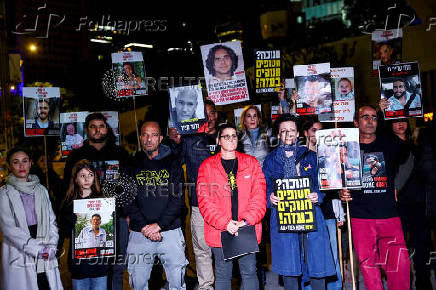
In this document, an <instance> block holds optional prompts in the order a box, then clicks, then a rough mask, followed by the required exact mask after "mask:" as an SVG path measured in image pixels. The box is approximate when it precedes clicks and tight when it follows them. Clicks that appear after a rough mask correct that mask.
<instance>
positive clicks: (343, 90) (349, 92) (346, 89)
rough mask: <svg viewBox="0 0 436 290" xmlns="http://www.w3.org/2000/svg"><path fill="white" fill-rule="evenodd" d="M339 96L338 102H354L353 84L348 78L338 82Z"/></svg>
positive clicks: (337, 95)
mask: <svg viewBox="0 0 436 290" xmlns="http://www.w3.org/2000/svg"><path fill="white" fill-rule="evenodd" d="M337 90H338V91H339V94H336V100H338V101H344V100H354V90H353V84H352V83H351V81H350V80H349V79H348V78H341V79H340V80H339V82H338V88H337Z"/></svg>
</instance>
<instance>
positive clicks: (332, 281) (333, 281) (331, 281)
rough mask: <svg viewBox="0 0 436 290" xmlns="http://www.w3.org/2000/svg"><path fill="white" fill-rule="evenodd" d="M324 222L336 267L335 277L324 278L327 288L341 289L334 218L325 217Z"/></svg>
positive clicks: (328, 289) (332, 289)
mask: <svg viewBox="0 0 436 290" xmlns="http://www.w3.org/2000/svg"><path fill="white" fill-rule="evenodd" d="M325 224H326V226H327V229H328V231H329V237H330V246H331V248H332V253H333V260H334V262H335V267H336V277H328V278H326V286H327V290H334V289H342V278H341V266H340V264H339V258H338V238H337V231H336V219H328V220H327V219H326V220H325Z"/></svg>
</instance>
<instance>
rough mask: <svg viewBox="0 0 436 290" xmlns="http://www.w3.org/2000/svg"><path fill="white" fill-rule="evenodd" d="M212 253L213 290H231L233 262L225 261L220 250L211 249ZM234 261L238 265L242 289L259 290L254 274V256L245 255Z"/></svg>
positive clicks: (255, 274) (253, 254)
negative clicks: (213, 261) (213, 263)
mask: <svg viewBox="0 0 436 290" xmlns="http://www.w3.org/2000/svg"><path fill="white" fill-rule="evenodd" d="M212 253H213V255H214V257H215V290H231V289H232V270H233V260H230V261H225V260H224V257H223V252H222V249H221V248H212ZM234 260H237V261H238V263H239V270H240V271H241V277H242V286H243V287H244V289H247V290H248V289H250V290H252V289H253V290H257V289H259V280H258V279H257V273H256V254H255V253H252V254H247V255H244V256H241V257H239V258H236V259H234Z"/></svg>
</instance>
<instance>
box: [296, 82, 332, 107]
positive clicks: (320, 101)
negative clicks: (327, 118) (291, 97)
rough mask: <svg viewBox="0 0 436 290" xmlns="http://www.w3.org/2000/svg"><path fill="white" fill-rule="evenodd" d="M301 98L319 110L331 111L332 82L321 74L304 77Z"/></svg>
mask: <svg viewBox="0 0 436 290" xmlns="http://www.w3.org/2000/svg"><path fill="white" fill-rule="evenodd" d="M299 96H300V99H301V101H302V102H303V103H305V104H306V105H307V106H310V107H314V108H318V110H319V112H330V111H331V106H332V103H333V102H332V99H331V92H330V83H329V82H327V81H326V80H325V79H324V78H323V77H322V76H320V75H313V76H308V77H305V78H304V84H303V88H302V90H301V93H299Z"/></svg>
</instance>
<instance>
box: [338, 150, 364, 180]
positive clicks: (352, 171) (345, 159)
mask: <svg viewBox="0 0 436 290" xmlns="http://www.w3.org/2000/svg"><path fill="white" fill-rule="evenodd" d="M339 154H340V161H341V164H342V166H341V173H342V174H344V175H345V179H346V180H358V179H359V178H360V176H359V170H360V169H359V167H358V166H356V165H354V164H352V163H351V161H350V158H349V156H348V147H347V145H346V144H344V145H341V146H340V147H339Z"/></svg>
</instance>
